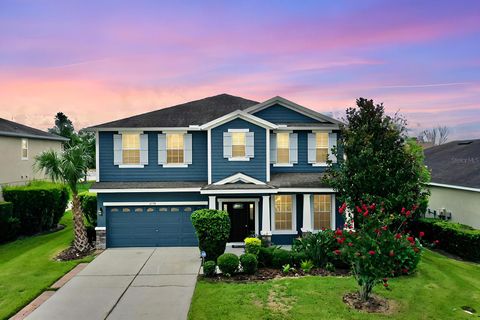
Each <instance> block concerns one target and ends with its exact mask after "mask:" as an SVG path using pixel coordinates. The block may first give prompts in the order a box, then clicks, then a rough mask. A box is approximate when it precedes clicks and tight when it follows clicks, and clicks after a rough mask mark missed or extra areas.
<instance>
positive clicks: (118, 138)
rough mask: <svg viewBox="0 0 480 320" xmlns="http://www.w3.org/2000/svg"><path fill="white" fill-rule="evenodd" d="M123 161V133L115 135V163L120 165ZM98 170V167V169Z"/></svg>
mask: <svg viewBox="0 0 480 320" xmlns="http://www.w3.org/2000/svg"><path fill="white" fill-rule="evenodd" d="M122 163H123V157H122V135H121V134H114V135H113V164H115V165H119V164H122ZM97 170H98V169H97Z"/></svg>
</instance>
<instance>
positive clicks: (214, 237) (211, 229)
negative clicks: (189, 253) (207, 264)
mask: <svg viewBox="0 0 480 320" xmlns="http://www.w3.org/2000/svg"><path fill="white" fill-rule="evenodd" d="M190 219H191V220H192V224H193V227H194V228H195V232H196V234H197V237H198V246H199V248H200V250H201V251H205V253H206V255H207V256H206V260H212V261H216V260H217V258H218V257H219V256H220V255H221V254H222V253H224V252H225V246H226V245H227V240H228V237H229V235H230V217H229V216H228V213H227V212H226V211H222V210H212V209H200V210H196V211H194V212H193V213H192V215H191V217H190Z"/></svg>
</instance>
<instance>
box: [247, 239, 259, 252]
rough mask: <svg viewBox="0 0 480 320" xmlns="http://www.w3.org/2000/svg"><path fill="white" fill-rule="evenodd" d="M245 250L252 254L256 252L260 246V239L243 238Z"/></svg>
mask: <svg viewBox="0 0 480 320" xmlns="http://www.w3.org/2000/svg"><path fill="white" fill-rule="evenodd" d="M244 242H245V252H246V253H252V254H254V255H257V254H258V251H259V250H260V247H261V246H262V240H260V239H258V238H245V240H244Z"/></svg>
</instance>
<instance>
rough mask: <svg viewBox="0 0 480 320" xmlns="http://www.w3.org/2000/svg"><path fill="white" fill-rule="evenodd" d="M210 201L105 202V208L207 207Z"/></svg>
mask: <svg viewBox="0 0 480 320" xmlns="http://www.w3.org/2000/svg"><path fill="white" fill-rule="evenodd" d="M206 205H208V201H158V202H155V201H153V202H104V203H103V206H104V207H117V206H206Z"/></svg>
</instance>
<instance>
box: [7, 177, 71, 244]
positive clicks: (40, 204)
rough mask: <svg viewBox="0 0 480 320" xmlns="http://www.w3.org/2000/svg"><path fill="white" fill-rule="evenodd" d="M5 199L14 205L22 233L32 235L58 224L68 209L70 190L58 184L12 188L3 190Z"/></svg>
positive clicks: (14, 213)
mask: <svg viewBox="0 0 480 320" xmlns="http://www.w3.org/2000/svg"><path fill="white" fill-rule="evenodd" d="M3 197H4V198H5V200H7V201H10V202H12V203H13V216H15V217H17V218H18V219H19V220H20V225H21V233H23V234H26V235H31V234H34V233H38V232H41V231H45V230H49V229H52V228H53V227H55V226H56V225H57V224H58V222H59V221H60V219H61V218H62V216H63V214H64V213H65V209H66V208H67V203H68V189H67V187H66V186H64V185H62V184H56V183H48V184H47V183H44V184H41V185H39V184H32V185H26V186H15V187H12V186H10V187H4V188H3Z"/></svg>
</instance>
